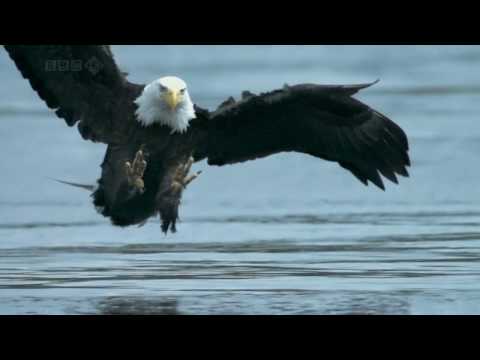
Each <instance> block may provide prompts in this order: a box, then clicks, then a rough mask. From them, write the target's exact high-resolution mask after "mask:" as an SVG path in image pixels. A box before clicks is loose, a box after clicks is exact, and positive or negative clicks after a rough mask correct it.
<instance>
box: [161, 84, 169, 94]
mask: <svg viewBox="0 0 480 360" xmlns="http://www.w3.org/2000/svg"><path fill="white" fill-rule="evenodd" d="M159 86H160V91H161V92H164V91H167V87H166V86H163V85H162V84H159Z"/></svg>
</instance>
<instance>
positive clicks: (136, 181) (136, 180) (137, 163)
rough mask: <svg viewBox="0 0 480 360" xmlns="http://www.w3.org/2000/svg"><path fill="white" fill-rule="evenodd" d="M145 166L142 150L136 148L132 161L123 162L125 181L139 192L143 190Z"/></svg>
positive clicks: (141, 192)
mask: <svg viewBox="0 0 480 360" xmlns="http://www.w3.org/2000/svg"><path fill="white" fill-rule="evenodd" d="M146 168H147V162H146V161H145V158H144V154H143V150H138V151H137V153H136V154H135V158H134V159H133V162H132V163H130V161H127V162H125V172H126V175H127V181H128V184H129V185H130V186H133V187H134V188H135V189H136V190H137V191H138V192H139V193H140V194H143V193H144V192H145V183H144V181H143V174H144V173H145V169H146Z"/></svg>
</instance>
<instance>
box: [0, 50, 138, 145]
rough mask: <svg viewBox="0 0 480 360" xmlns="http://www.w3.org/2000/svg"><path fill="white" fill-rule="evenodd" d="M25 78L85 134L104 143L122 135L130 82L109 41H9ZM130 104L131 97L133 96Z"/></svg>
mask: <svg viewBox="0 0 480 360" xmlns="http://www.w3.org/2000/svg"><path fill="white" fill-rule="evenodd" d="M5 49H6V50H7V52H8V54H9V55H10V57H11V58H12V60H13V61H14V62H15V64H16V66H17V68H18V70H19V71H20V72H21V74H22V75H23V77H24V78H26V79H28V80H29V82H30V84H31V86H32V88H33V89H34V90H35V91H36V92H37V93H38V95H39V96H40V98H41V99H42V100H44V101H45V103H46V104H47V106H48V107H49V108H50V109H54V110H55V113H56V114H57V116H58V117H60V118H62V119H65V121H66V123H67V124H68V125H69V126H73V125H75V124H76V123H77V122H79V124H78V128H79V131H80V133H81V134H82V136H83V137H84V138H85V139H89V140H93V141H101V142H105V143H110V142H115V141H116V140H118V136H121V135H122V134H121V132H122V126H120V125H122V124H118V122H121V121H122V119H125V115H124V112H125V106H126V105H122V104H126V103H128V101H126V100H127V99H126V97H129V96H130V94H131V93H132V92H134V91H135V90H136V89H137V87H139V86H138V85H134V84H131V83H129V82H128V81H127V80H126V79H125V74H123V73H122V72H121V71H120V70H119V68H118V67H117V65H116V63H115V60H114V58H113V54H112V52H111V50H110V47H109V46H107V45H85V46H84V45H82V46H77V45H62V46H58V45H5ZM130 103H131V101H130Z"/></svg>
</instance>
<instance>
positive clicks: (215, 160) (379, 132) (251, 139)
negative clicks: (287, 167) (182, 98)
mask: <svg viewBox="0 0 480 360" xmlns="http://www.w3.org/2000/svg"><path fill="white" fill-rule="evenodd" d="M371 85H372V84H365V85H348V86H330V85H327V86H325V85H324V86H320V85H296V86H291V87H289V86H285V87H284V89H282V90H277V91H273V92H270V93H266V94H261V95H259V96H256V95H253V94H250V93H248V92H245V93H244V94H243V99H242V100H241V101H239V102H235V101H234V100H233V99H229V100H227V101H226V102H225V103H224V104H222V105H221V106H220V107H219V108H218V109H217V110H216V111H215V112H213V113H210V114H209V115H208V120H207V121H208V124H205V125H204V126H206V127H207V129H208V131H207V134H208V135H207V136H206V137H205V143H204V144H202V146H200V149H201V150H199V152H198V153H197V154H196V158H197V159H198V160H199V159H202V158H207V159H208V163H209V164H210V165H225V164H233V163H237V162H243V161H247V160H253V159H257V158H261V157H265V156H268V155H272V154H275V153H279V152H283V151H298V152H302V153H306V154H310V155H313V156H316V157H320V158H322V159H325V160H329V161H336V162H338V163H339V164H340V166H342V167H343V168H345V169H348V170H350V171H351V172H352V173H353V175H355V176H356V177H357V178H358V179H359V180H360V181H361V182H362V183H364V184H365V185H367V184H368V181H371V182H372V183H374V184H375V185H377V186H378V187H380V188H381V189H384V184H383V181H382V178H381V176H380V174H382V175H383V176H384V177H386V178H387V179H389V180H391V181H393V182H395V183H397V182H398V181H397V177H396V174H398V175H402V176H408V172H407V169H406V167H408V166H410V160H409V156H408V140H407V136H406V135H405V133H404V132H403V131H402V129H401V128H400V127H399V126H398V125H396V124H395V123H394V122H392V121H391V120H389V119H388V118H387V117H385V116H384V115H382V114H380V113H378V112H377V111H375V110H373V109H371V108H370V107H369V106H367V105H365V104H363V103H361V102H360V101H358V100H356V99H354V98H352V97H351V96H352V95H354V94H355V93H357V92H358V91H359V90H361V89H364V88H366V87H368V86H371ZM379 173H380V174H379Z"/></svg>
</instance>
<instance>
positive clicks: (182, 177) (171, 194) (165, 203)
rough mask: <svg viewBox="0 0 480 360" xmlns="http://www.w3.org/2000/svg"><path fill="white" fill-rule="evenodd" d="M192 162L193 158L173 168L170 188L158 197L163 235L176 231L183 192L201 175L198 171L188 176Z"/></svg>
mask: <svg viewBox="0 0 480 360" xmlns="http://www.w3.org/2000/svg"><path fill="white" fill-rule="evenodd" d="M193 162H194V159H193V157H190V158H189V159H188V160H187V161H186V162H185V163H184V164H180V165H178V166H177V167H176V168H175V170H174V173H173V178H172V183H171V185H170V187H169V188H168V190H167V191H165V192H163V193H162V196H161V197H160V199H161V201H159V208H158V210H159V212H160V218H161V221H162V231H163V232H164V233H165V234H167V232H168V230H169V229H170V231H171V232H172V233H175V232H176V231H177V228H176V223H177V220H178V208H179V206H180V199H181V197H182V193H183V190H185V189H186V187H187V185H188V184H190V183H191V182H192V181H193V180H195V179H196V178H197V177H198V176H199V175H200V174H201V171H198V172H196V173H195V174H191V175H188V173H189V172H190V169H191V167H192V164H193Z"/></svg>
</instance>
